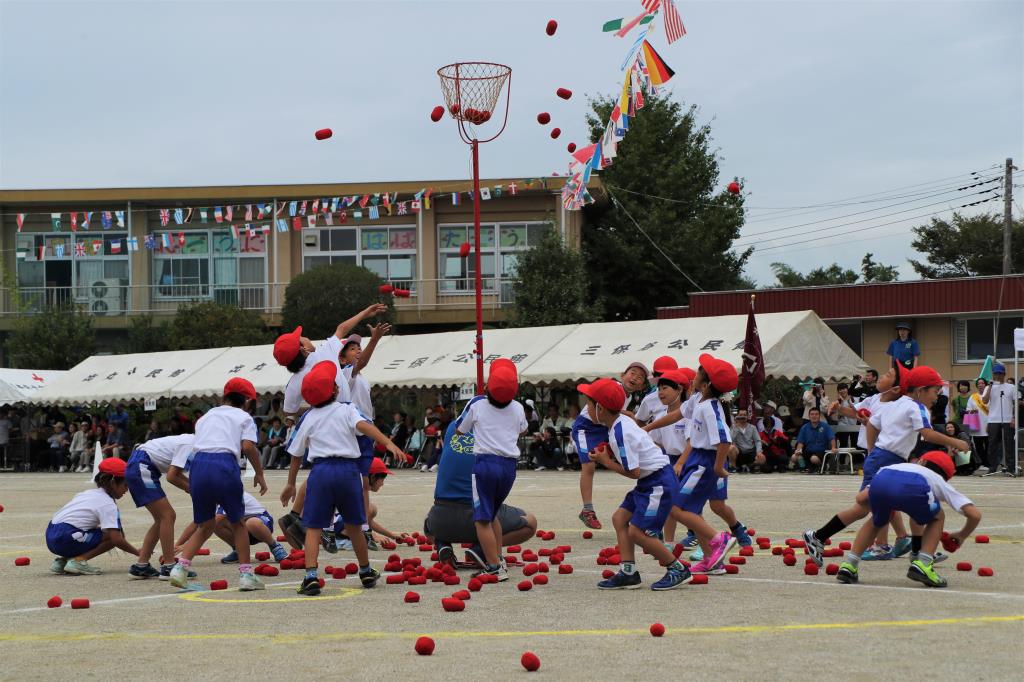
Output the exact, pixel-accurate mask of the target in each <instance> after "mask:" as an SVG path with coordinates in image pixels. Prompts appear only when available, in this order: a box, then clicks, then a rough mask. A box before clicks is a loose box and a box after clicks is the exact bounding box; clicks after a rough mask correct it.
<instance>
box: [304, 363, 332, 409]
mask: <svg viewBox="0 0 1024 682" xmlns="http://www.w3.org/2000/svg"><path fill="white" fill-rule="evenodd" d="M337 377H338V363H336V362H331V361H330V360H324V361H323V362H318V363H316V364H315V365H313V369H311V370H309V372H307V373H306V376H304V377H302V399H303V400H305V401H306V402H307V403H309V404H310V405H319V404H320V403H323V402H326V401H327V400H329V399H330V397H331V395H332V394H333V393H334V380H335V379H336V378H337Z"/></svg>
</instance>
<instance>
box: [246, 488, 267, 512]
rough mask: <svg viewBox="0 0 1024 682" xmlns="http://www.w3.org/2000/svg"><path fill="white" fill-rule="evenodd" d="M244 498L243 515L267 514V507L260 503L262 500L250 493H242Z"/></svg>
mask: <svg viewBox="0 0 1024 682" xmlns="http://www.w3.org/2000/svg"><path fill="white" fill-rule="evenodd" d="M242 500H243V501H244V502H245V513H244V514H243V516H259V515H260V514H266V513H267V508H266V507H264V506H263V505H262V504H260V501H259V500H257V499H256V498H255V497H253V496H252V495H251V494H250V493H242Z"/></svg>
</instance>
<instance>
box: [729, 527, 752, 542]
mask: <svg viewBox="0 0 1024 682" xmlns="http://www.w3.org/2000/svg"><path fill="white" fill-rule="evenodd" d="M732 536H733V537H734V538H736V544H737V545H739V546H740V547H750V546H751V545H753V544H754V541H753V540H751V539H750V536H749V535H748V534H747V527H746V526H744V525H743V524H740V529H739V531H737V532H735V533H733V534H732Z"/></svg>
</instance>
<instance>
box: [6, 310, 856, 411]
mask: <svg viewBox="0 0 1024 682" xmlns="http://www.w3.org/2000/svg"><path fill="white" fill-rule="evenodd" d="M746 323H747V316H746V315H728V316H722V317H695V318H681V319H672V320H641V321H637V322H602V323H594V324H581V325H561V326H552V327H530V328H522V329H494V330H487V331H485V332H484V357H485V359H488V360H489V359H492V358H496V357H506V358H511V359H512V360H513V361H515V362H516V364H517V365H518V366H519V375H520V380H521V381H522V382H524V383H526V382H530V383H534V384H550V383H557V382H575V381H579V380H582V379H594V378H597V377H601V376H615V375H617V374H618V373H619V372H621V371H622V370H623V369H625V367H626V365H627V364H629V363H630V362H633V361H640V362H643V363H645V364H646V365H647V366H648V367H650V366H651V365H652V364H653V363H654V359H655V358H657V357H659V356H661V355H671V356H672V357H674V358H675V359H676V361H677V362H679V364H680V365H681V366H689V367H696V366H697V358H698V356H699V355H700V354H701V353H712V354H713V355H715V356H717V357H720V358H724V359H726V360H728V361H730V362H732V363H733V364H735V365H736V366H737V367H738V366H739V364H740V355H741V353H742V347H743V339H744V336H745V335H746ZM757 326H758V331H759V334H760V337H761V348H762V351H763V352H764V359H765V373H766V374H767V375H768V376H774V377H779V378H782V377H786V378H794V377H799V378H803V377H806V376H821V377H825V378H835V379H838V378H842V377H852V376H853V375H854V374H860V373H863V372H864V370H865V369H867V365H866V364H865V363H864V361H863V360H861V359H860V358H859V357H857V355H856V354H855V353H854V352H853V351H852V350H850V348H849V347H848V346H847V345H846V344H845V343H843V341H842V340H841V339H840V338H839V337H838V336H836V334H835V333H834V332H833V331H832V330H831V329H829V328H828V326H827V325H826V324H825V323H824V322H822V321H821V318H819V317H818V316H817V315H816V314H815V313H814V312H813V311H809V310H805V311H798V312H789V313H765V314H761V315H758V316H757ZM475 334H476V333H475V332H474V331H461V332H443V333H437V334H417V335H411V336H389V337H385V338H384V339H382V340H381V342H380V343H379V344H378V345H377V349H376V351H375V352H374V355H373V359H372V361H371V362H370V365H369V367H367V369H366V378H367V379H368V380H369V381H370V383H371V384H372V385H374V386H378V387H397V388H430V387H434V386H449V385H459V384H469V383H473V382H474V381H475V380H476V365H475V363H474V361H473V350H474V338H475ZM233 376H242V377H245V378H246V379H249V380H250V381H252V382H253V384H254V385H255V386H256V390H257V391H258V392H259V393H275V392H278V391H283V390H284V386H285V384H286V383H287V381H288V377H289V374H288V372H287V370H285V369H284V368H282V367H280V366H278V365H277V363H276V362H274V359H273V346H271V345H269V344H268V345H263V346H245V347H237V348H211V349H207V350H193V351H172V352H164V353H139V354H134V355H97V356H93V357H91V358H89V359H87V360H85V361H83V362H82V363H81V364H79V365H78V366H77V367H75V368H74V369H72V370H71V371H69V372H66V373H65V374H64V376H63V377H62V378H61V379H60V381H58V382H56V383H54V384H53V385H49V386H47V387H46V388H43V389H40V390H38V391H36V392H35V394H34V395H33V397H32V400H34V401H38V402H59V403H91V402H113V401H117V400H143V399H146V398H189V397H196V396H217V395H220V393H221V391H222V390H223V387H224V383H225V382H226V381H227V380H228V379H229V378H231V377H233ZM0 378H2V377H0Z"/></svg>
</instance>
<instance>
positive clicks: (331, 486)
mask: <svg viewBox="0 0 1024 682" xmlns="http://www.w3.org/2000/svg"><path fill="white" fill-rule="evenodd" d="M335 510H337V512H338V513H339V514H341V515H342V517H343V518H344V519H345V522H346V523H349V524H354V525H362V524H364V523H366V509H365V508H364V507H363V476H362V474H360V473H359V460H358V459H357V458H354V457H324V458H322V459H314V460H313V468H312V470H310V472H309V477H308V478H307V479H306V504H305V506H304V507H303V509H302V525H303V526H305V527H306V528H319V529H321V530H322V529H324V528H330V527H332V526H333V525H334V512H335Z"/></svg>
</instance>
